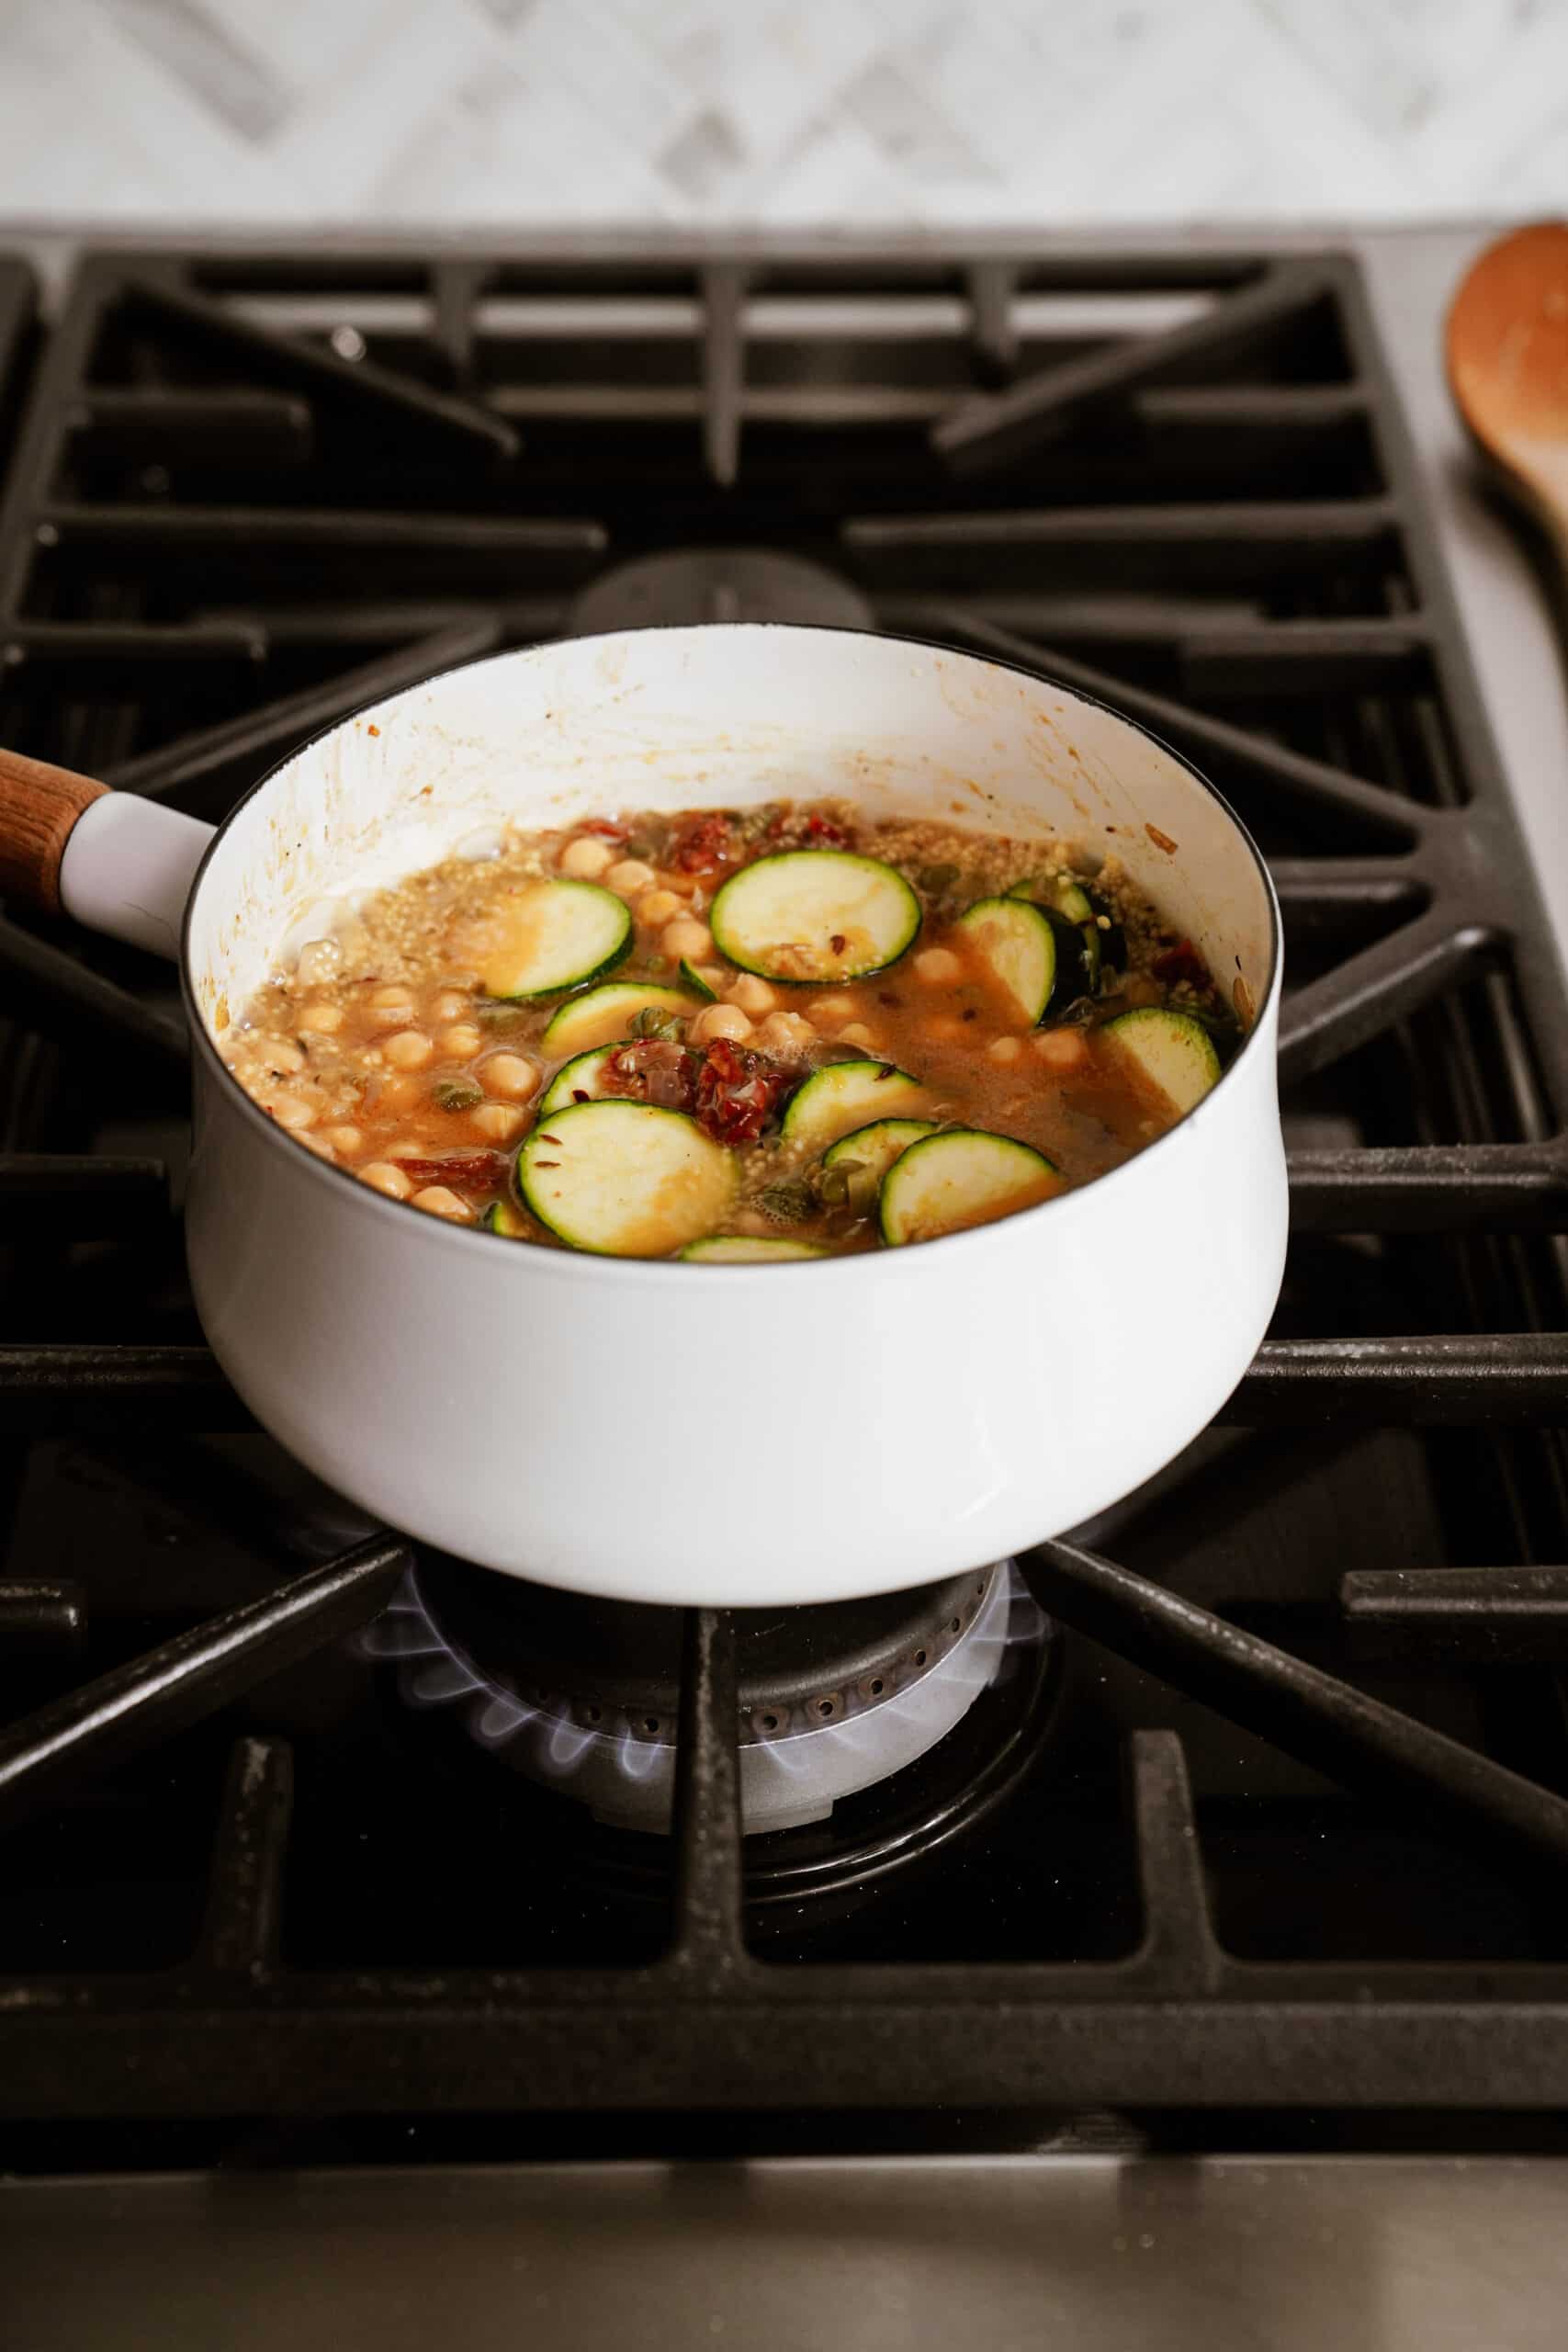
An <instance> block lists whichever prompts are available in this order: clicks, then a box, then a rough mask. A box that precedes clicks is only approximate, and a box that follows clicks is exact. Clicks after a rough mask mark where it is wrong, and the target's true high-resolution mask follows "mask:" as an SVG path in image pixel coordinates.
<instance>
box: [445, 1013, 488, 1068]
mask: <svg viewBox="0 0 1568 2352" xmlns="http://www.w3.org/2000/svg"><path fill="white" fill-rule="evenodd" d="M483 1044H484V1038H483V1036H482V1035H481V1034H480V1032H479V1030H478V1029H476V1027H475V1026H474V1024H473V1023H472V1022H471V1021H458V1022H455V1023H453V1025H452V1027H451V1028H450V1029H446V1030H444V1031H443V1032H442V1036H441V1050H442V1052H443V1053H444V1054H445V1055H446V1057H447V1059H448V1060H449V1061H454V1062H471V1061H472V1060H473V1057H474V1056H475V1055H476V1054H477V1053H478V1052H479V1047H480V1046H482V1045H483Z"/></svg>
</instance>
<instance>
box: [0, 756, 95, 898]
mask: <svg viewBox="0 0 1568 2352" xmlns="http://www.w3.org/2000/svg"><path fill="white" fill-rule="evenodd" d="M107 790H108V786H107V784H95V783H94V781H93V779H92V777H91V776H90V775H76V774H75V773H74V771H73V769H71V768H56V767H51V765H50V763H49V762H48V761H47V760H29V759H28V758H26V757H25V756H24V754H23V753H22V752H0V898H6V899H23V900H25V901H26V902H27V904H28V905H29V906H34V907H42V908H43V909H44V910H46V911H47V912H48V913H50V914H51V915H54V914H58V913H59V912H60V861H61V859H62V856H63V855H64V854H65V844H66V842H68V841H69V840H70V838H71V830H72V827H73V825H74V824H75V822H76V820H77V818H78V817H79V816H80V815H81V814H82V811H83V809H85V808H86V807H87V806H88V805H89V803H90V802H92V801H94V800H96V799H98V798H99V797H101V796H102V795H103V794H104V793H106V792H107Z"/></svg>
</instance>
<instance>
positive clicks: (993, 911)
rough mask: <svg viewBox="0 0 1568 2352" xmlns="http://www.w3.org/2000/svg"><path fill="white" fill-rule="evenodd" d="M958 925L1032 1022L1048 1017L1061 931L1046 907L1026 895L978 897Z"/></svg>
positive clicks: (1053, 989) (1026, 1017) (1053, 988)
mask: <svg viewBox="0 0 1568 2352" xmlns="http://www.w3.org/2000/svg"><path fill="white" fill-rule="evenodd" d="M956 928H957V929H958V930H959V931H961V932H963V933H964V934H965V936H966V937H967V938H968V939H969V940H970V941H971V943H972V944H973V945H974V946H975V948H976V950H977V952H978V954H979V955H980V956H981V957H982V959H983V960H984V962H985V963H986V964H987V966H988V967H989V968H990V970H991V972H992V973H993V974H994V975H995V977H996V978H997V979H998V980H999V981H1000V983H1001V985H1002V987H1003V988H1004V989H1006V990H1007V992H1008V994H1009V995H1010V997H1011V998H1012V1000H1013V1001H1014V1003H1015V1004H1016V1005H1017V1006H1018V1009H1019V1011H1020V1012H1021V1014H1022V1016H1023V1018H1024V1020H1025V1021H1027V1022H1028V1023H1030V1026H1031V1027H1033V1026H1034V1025H1035V1023H1038V1022H1040V1021H1043V1019H1044V1017H1045V1008H1046V1006H1047V1005H1048V1004H1049V1003H1050V1001H1051V1000H1052V997H1053V996H1054V995H1055V988H1056V932H1055V928H1054V926H1053V924H1052V922H1051V920H1050V917H1049V915H1048V913H1047V911H1046V910H1045V909H1044V908H1043V907H1036V906H1032V905H1031V904H1030V902H1029V900H1028V899H976V902H975V904H974V905H973V906H972V907H971V908H970V910H969V911H968V913H967V914H964V915H960V917H959V918H958V922H957V925H956ZM1066 928H1068V929H1070V928H1071V926H1070V925H1067V926H1066Z"/></svg>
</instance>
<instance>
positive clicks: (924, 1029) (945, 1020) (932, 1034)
mask: <svg viewBox="0 0 1568 2352" xmlns="http://www.w3.org/2000/svg"><path fill="white" fill-rule="evenodd" d="M920 1035H921V1036H922V1037H924V1038H925V1039H926V1040H927V1042H928V1043H929V1044H931V1045H933V1046H951V1045H953V1043H954V1042H955V1040H956V1039H958V1038H960V1037H962V1036H963V1035H964V1023H963V1022H962V1021H960V1020H959V1019H958V1017H957V1015H956V1014H955V1013H952V1012H937V1013H933V1014H932V1016H931V1019H930V1020H929V1021H922V1022H921V1023H920Z"/></svg>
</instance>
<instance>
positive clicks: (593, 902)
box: [479, 880, 632, 999]
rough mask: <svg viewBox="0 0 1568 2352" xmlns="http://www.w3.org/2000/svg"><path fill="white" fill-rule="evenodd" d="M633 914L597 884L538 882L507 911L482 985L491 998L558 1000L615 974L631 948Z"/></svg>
mask: <svg viewBox="0 0 1568 2352" xmlns="http://www.w3.org/2000/svg"><path fill="white" fill-rule="evenodd" d="M631 944H632V910H631V909H630V908H629V907H628V906H627V905H626V900H625V899H617V898H616V896H615V892H614V890H602V889H601V888H599V885H598V884H597V882H571V881H565V880H562V881H556V882H534V883H530V885H529V887H528V888H527V889H525V890H523V891H520V892H519V894H518V896H517V897H516V898H515V899H513V900H512V901H511V903H510V904H509V905H508V906H507V908H506V909H505V910H504V912H503V914H502V919H501V922H500V925H499V928H498V930H497V933H496V934H495V937H494V938H493V940H492V942H491V947H490V952H489V954H488V955H487V956H486V958H485V961H484V964H483V967H482V968H481V970H480V972H479V982H480V985H481V987H482V988H483V989H484V992H485V994H486V995H487V996H490V997H504V998H513V999H515V998H517V997H536V996H554V995H555V994H556V992H557V991H558V989H580V988H581V986H582V984H583V982H584V981H585V980H596V979H597V978H598V977H599V975H600V973H601V972H611V971H614V969H615V966H616V965H617V964H618V963H620V961H621V960H622V958H623V956H626V954H627V952H628V950H629V949H630V947H631Z"/></svg>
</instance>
